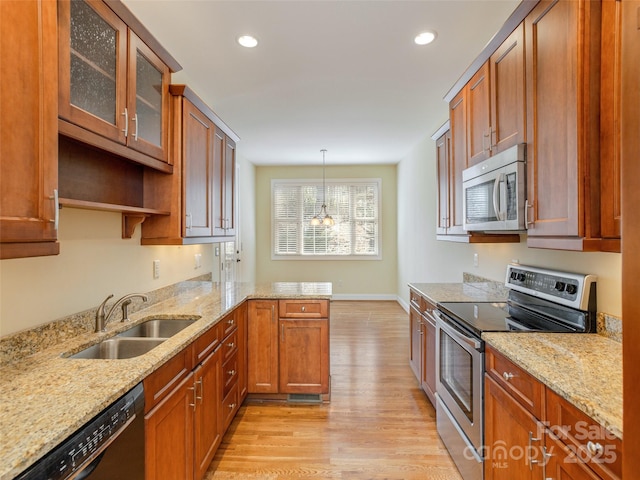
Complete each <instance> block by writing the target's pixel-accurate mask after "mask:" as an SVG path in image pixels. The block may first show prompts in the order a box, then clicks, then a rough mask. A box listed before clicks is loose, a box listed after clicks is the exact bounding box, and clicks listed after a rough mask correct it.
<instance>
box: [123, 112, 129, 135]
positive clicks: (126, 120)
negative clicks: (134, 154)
mask: <svg viewBox="0 0 640 480" xmlns="http://www.w3.org/2000/svg"><path fill="white" fill-rule="evenodd" d="M122 115H124V128H123V129H122V133H124V138H127V137H128V136H129V111H128V110H127V107H124V112H123V113H122Z"/></svg>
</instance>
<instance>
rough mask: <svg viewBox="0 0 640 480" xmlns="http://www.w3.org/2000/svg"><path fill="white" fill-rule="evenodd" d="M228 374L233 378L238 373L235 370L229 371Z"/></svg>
mask: <svg viewBox="0 0 640 480" xmlns="http://www.w3.org/2000/svg"><path fill="white" fill-rule="evenodd" d="M227 373H228V374H229V376H230V377H233V376H234V375H235V374H236V371H235V370H229V371H228V372H227Z"/></svg>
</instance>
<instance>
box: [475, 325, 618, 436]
mask: <svg viewBox="0 0 640 480" xmlns="http://www.w3.org/2000/svg"><path fill="white" fill-rule="evenodd" d="M482 338H483V339H484V340H485V341H486V342H487V343H488V344H489V345H491V346H492V347H493V348H494V349H495V350H497V351H499V352H500V353H502V354H503V355H504V356H506V357H507V358H509V359H510V360H512V361H513V362H515V363H516V364H518V365H519V366H520V367H522V368H523V369H524V370H526V371H527V372H529V373H530V374H531V375H533V376H534V377H535V378H537V379H538V380H540V381H541V382H542V383H544V384H545V385H547V387H549V388H551V389H552V390H553V391H555V392H556V393H557V394H559V395H560V396H561V397H563V398H565V399H566V400H567V401H569V403H571V404H572V405H574V406H576V407H577V408H578V409H580V410H581V411H583V412H584V413H586V414H587V415H589V416H590V417H592V418H593V419H594V420H596V421H597V422H599V423H600V424H601V425H603V426H604V427H605V428H607V429H608V430H609V431H610V432H611V433H613V434H614V435H615V436H616V437H618V438H620V439H622V345H621V344H620V343H619V342H615V341H613V340H610V339H608V338H606V337H604V336H602V335H596V334H566V333H530V332H529V333H512V332H509V333H483V334H482Z"/></svg>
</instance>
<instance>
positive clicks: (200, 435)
mask: <svg viewBox="0 0 640 480" xmlns="http://www.w3.org/2000/svg"><path fill="white" fill-rule="evenodd" d="M239 326H242V327H241V328H239ZM240 332H242V333H240ZM245 334H246V308H243V307H242V306H240V307H239V308H237V309H236V310H234V311H233V312H232V313H230V314H229V315H228V316H226V317H225V318H223V319H222V320H221V321H220V322H218V323H217V324H216V325H214V326H213V327H211V328H210V329H209V330H207V331H206V332H205V333H203V334H202V335H201V336H200V337H199V338H197V339H196V340H195V341H194V342H193V343H192V344H191V345H190V346H188V347H187V348H186V349H184V350H183V351H182V352H180V353H179V354H178V355H176V356H175V357H174V358H172V359H171V360H169V361H168V362H167V363H166V364H165V365H163V366H162V367H161V368H160V369H158V370H157V371H156V372H154V373H153V374H151V375H150V376H149V377H147V378H146V379H145V380H144V386H145V412H146V416H145V440H146V446H145V464H146V472H145V477H146V479H147V480H190V479H194V480H200V479H202V478H203V477H204V475H205V473H206V471H207V469H208V468H209V465H210V464H211V461H212V460H213V457H214V456H215V453H216V450H217V448H218V446H219V445H220V442H221V440H222V436H223V435H224V433H225V432H226V429H227V428H228V427H229V424H230V423H231V420H233V417H234V416H235V414H236V413H237V411H238V409H239V408H240V404H241V402H242V399H243V398H244V397H241V395H240V389H239V387H238V379H239V377H240V374H239V372H240V370H241V369H246V362H244V360H243V359H244V358H245V355H246V343H245V341H244V337H243V335H245ZM243 362H244V363H243ZM244 378H246V375H244ZM245 390H246V388H245ZM245 395H246V393H245Z"/></svg>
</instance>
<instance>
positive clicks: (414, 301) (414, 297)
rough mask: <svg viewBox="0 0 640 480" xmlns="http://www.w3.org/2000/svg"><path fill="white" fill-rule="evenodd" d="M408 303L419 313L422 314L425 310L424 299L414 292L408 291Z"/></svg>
mask: <svg viewBox="0 0 640 480" xmlns="http://www.w3.org/2000/svg"><path fill="white" fill-rule="evenodd" d="M409 301H410V302H411V306H412V307H415V308H416V310H418V311H419V312H423V311H424V309H425V303H426V301H425V299H424V298H423V297H422V296H421V295H420V294H419V293H418V292H416V291H414V290H409Z"/></svg>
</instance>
